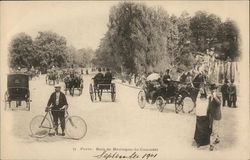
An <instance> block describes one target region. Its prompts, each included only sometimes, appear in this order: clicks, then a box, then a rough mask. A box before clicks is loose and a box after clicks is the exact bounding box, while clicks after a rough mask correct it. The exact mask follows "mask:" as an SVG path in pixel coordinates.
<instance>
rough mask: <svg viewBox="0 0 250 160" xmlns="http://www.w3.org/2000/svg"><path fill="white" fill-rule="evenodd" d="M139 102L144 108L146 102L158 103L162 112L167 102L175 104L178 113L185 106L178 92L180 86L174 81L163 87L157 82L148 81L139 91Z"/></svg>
mask: <svg viewBox="0 0 250 160" xmlns="http://www.w3.org/2000/svg"><path fill="white" fill-rule="evenodd" d="M138 104H139V106H140V107H141V108H142V109H143V108H144V107H145V106H146V104H156V106H157V108H158V110H159V111H160V112H162V111H163V110H164V108H165V106H166V105H167V104H174V105H175V112H176V113H179V112H180V111H182V108H183V103H181V102H180V97H179V94H178V86H177V85H176V83H174V81H171V82H169V84H168V86H167V87H163V86H161V85H160V83H157V82H155V83H151V82H146V83H145V85H144V86H143V88H142V89H141V90H140V91H139V93H138Z"/></svg>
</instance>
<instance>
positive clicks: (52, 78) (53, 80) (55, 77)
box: [46, 72, 59, 85]
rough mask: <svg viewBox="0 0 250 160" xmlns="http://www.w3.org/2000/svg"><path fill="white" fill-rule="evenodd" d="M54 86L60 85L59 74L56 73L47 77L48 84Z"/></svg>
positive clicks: (48, 74)
mask: <svg viewBox="0 0 250 160" xmlns="http://www.w3.org/2000/svg"><path fill="white" fill-rule="evenodd" d="M51 83H52V84H53V85H55V84H56V83H57V84H58V83H59V78H58V74H57V73H56V72H48V73H47V75H46V84H49V85H50V84H51Z"/></svg>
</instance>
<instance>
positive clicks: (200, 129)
mask: <svg viewBox="0 0 250 160" xmlns="http://www.w3.org/2000/svg"><path fill="white" fill-rule="evenodd" d="M210 134H211V128H209V118H208V116H196V128H195V133H194V139H195V141H196V143H197V144H199V145H200V146H204V145H208V144H209V142H210Z"/></svg>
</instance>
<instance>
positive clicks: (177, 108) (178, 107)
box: [175, 96, 184, 113]
mask: <svg viewBox="0 0 250 160" xmlns="http://www.w3.org/2000/svg"><path fill="white" fill-rule="evenodd" d="M183 105H184V102H183V99H182V97H181V96H178V97H176V98H175V113H179V112H180V111H183Z"/></svg>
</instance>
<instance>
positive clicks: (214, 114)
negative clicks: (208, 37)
mask: <svg viewBox="0 0 250 160" xmlns="http://www.w3.org/2000/svg"><path fill="white" fill-rule="evenodd" d="M207 114H208V116H209V117H211V118H212V119H213V120H221V101H220V98H219V97H218V96H217V98H213V100H212V97H209V102H208V112H207Z"/></svg>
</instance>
